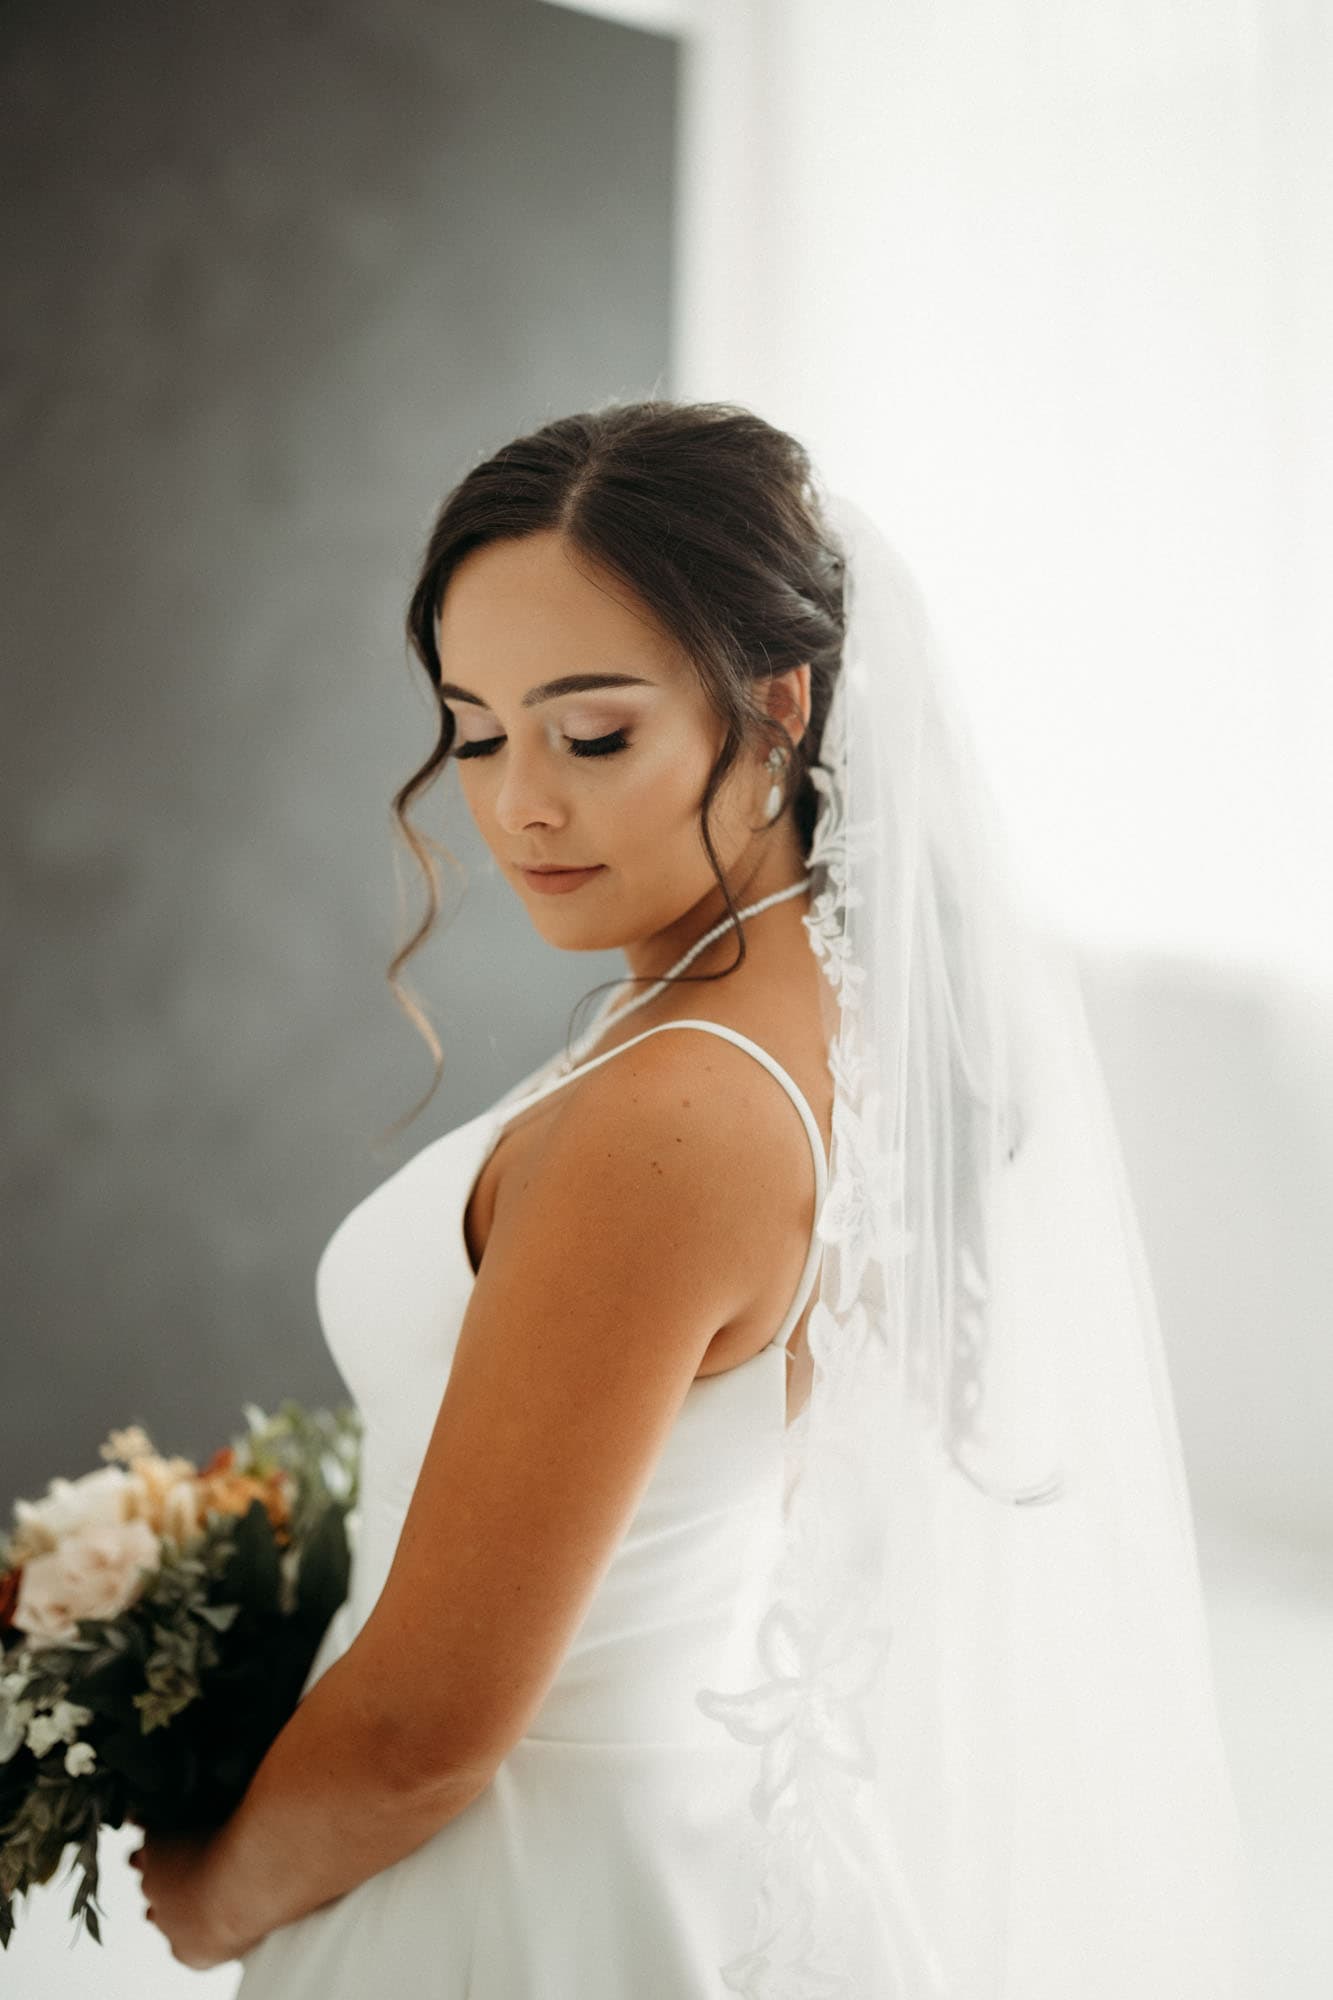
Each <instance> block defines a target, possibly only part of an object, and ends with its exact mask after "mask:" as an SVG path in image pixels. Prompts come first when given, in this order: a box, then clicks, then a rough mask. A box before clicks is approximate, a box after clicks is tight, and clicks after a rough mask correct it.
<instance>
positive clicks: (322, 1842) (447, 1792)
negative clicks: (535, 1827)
mask: <svg viewBox="0 0 1333 2000" xmlns="http://www.w3.org/2000/svg"><path fill="white" fill-rule="evenodd" d="M363 1685H364V1682H363V1672H362V1668H361V1663H360V1662H359V1661H353V1660H352V1658H351V1656H350V1655H348V1654H344V1655H343V1656H342V1657H341V1658H340V1659H337V1660H335V1661H334V1663H333V1665H332V1666H331V1667H329V1668H328V1669H327V1670H326V1671H325V1672H324V1673H323V1674H322V1675H321V1676H320V1678H319V1679H318V1680H317V1681H316V1682H315V1684H314V1686H313V1687H312V1688H311V1689H310V1691H309V1693H308V1694H307V1695H306V1696H305V1698H304V1699H303V1700H302V1701H301V1702H300V1703H299V1704H298V1706H297V1708H296V1711H295V1713H294V1714H293V1715H292V1716H291V1717H290V1718H289V1720H288V1721H287V1722H286V1724H285V1725H284V1727H283V1728H282V1730H281V1731H280V1732H279V1734H278V1735H277V1736H276V1737H275V1738H274V1740H273V1742H272V1744H271V1745H270V1746H269V1749H268V1751H267V1752H266V1754H265V1756H264V1759H263V1762H262V1763H261V1764H260V1766H259V1768H258V1770H257V1771H256V1772H255V1774H254V1776H253V1778H252V1779H251V1780H250V1784H249V1786H248V1787H247V1789H246V1792H245V1795H244V1797H243V1798H242V1800H241V1802H240V1804H239V1805H238V1806H237V1808H236V1810H235V1812H233V1813H232V1815H231V1817H230V1818H229V1819H228V1820H227V1821H226V1822H225V1823H224V1825H223V1826H221V1827H220V1828H219V1829H218V1831H217V1833H216V1834H215V1835H214V1836H213V1837H212V1840H211V1842H210V1844H209V1858H208V1887H209V1899H210V1902H212V1904H213V1906H214V1912H215V1915H216V1918H217V1922H218V1924H219V1926H220V1928H221V1931H222V1934H223V1935H224V1936H225V1938H226V1939H227V1940H228V1942H229V1944H230V1945H231V1946H232V1948H233V1956H236V1957H239V1956H240V1955H241V1954H242V1953H243V1952H246V1951H248V1950H250V1949H251V1947H252V1946H254V1945H255V1944H257V1943H258V1942H259V1940H260V1939H261V1938H263V1937H266V1936H267V1935H268V1933H269V1931H271V1930H275V1929H276V1928H277V1927H278V1926H279V1925H280V1924H289V1923H293V1922H294V1921H295V1920H296V1919H297V1918H298V1917H303V1916H305V1915H307V1913H308V1912H309V1911H311V1910H316V1909H318V1908H319V1907H320V1906H321V1904H324V1903H328V1902H332V1901H334V1900H335V1899H336V1898H337V1897H339V1896H341V1895H344V1894H346V1892H347V1890H349V1889H353V1888H355V1887H356V1885H357V1884H358V1883H359V1882H364V1881H365V1880H366V1879H367V1878H368V1877H369V1876H371V1875H376V1874H378V1873H379V1871H380V1870H381V1869H382V1868H387V1867H389V1866H390V1865H391V1864H392V1863H393V1862H395V1861H399V1860H401V1859H402V1858H403V1856H404V1855H407V1854H411V1853H413V1852H414V1850H415V1849H416V1848H418V1847H420V1846H421V1845H422V1844H423V1842H425V1841H427V1840H429V1839H430V1837H431V1835H432V1834H434V1833H437V1832H438V1831H439V1829H440V1828H441V1827H442V1826H445V1825H447V1824H448V1822H449V1821H450V1820H451V1819H453V1818H455V1817H456V1816H457V1814H459V1813H460V1812H462V1811H463V1809H464V1808H465V1807H466V1806H468V1805H469V1804H470V1803H471V1802H472V1800H473V1799H475V1798H476V1797H477V1796H478V1795H479V1793H481V1792H482V1791H484V1790H485V1788H486V1785H487V1784H488V1783H489V1773H483V1772H476V1771H467V1772H462V1771H460V1772H459V1773H458V1774H457V1775H456V1776H436V1775H432V1776H431V1777H430V1778H429V1780H427V1778H426V1777H425V1776H424V1775H422V1776H413V1777H409V1776H408V1775H407V1773H406V1766H407V1759H406V1757H405V1756H404V1754H403V1749H402V1744H401V1740H400V1732H399V1731H398V1729H397V1728H396V1727H395V1726H393V1725H392V1724H390V1723H389V1722H387V1721H386V1720H385V1718H384V1716H383V1715H382V1713H380V1712H378V1711H377V1709H376V1708H375V1706H374V1704H373V1703H372V1702H371V1701H370V1700H369V1699H368V1698H367V1697H366V1696H365V1695H364V1694H363V1692H362V1691H361V1690H362V1688H363Z"/></svg>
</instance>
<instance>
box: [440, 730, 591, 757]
mask: <svg viewBox="0 0 1333 2000" xmlns="http://www.w3.org/2000/svg"><path fill="white" fill-rule="evenodd" d="M565 741H566V743H568V745H569V749H570V755H571V756H574V757H612V756H614V755H615V753H616V751H617V750H628V749H629V737H628V736H627V735H626V734H625V731H624V730H623V729H613V730H612V731H611V733H610V735H609V736H567V737H566V738H565ZM503 742H504V737H503V736H483V737H479V738H478V739H477V741H476V742H475V743H459V744H456V745H455V747H454V755H455V757H493V756H494V755H495V752H496V751H497V750H498V749H499V747H500V745H501V744H502V743H503Z"/></svg>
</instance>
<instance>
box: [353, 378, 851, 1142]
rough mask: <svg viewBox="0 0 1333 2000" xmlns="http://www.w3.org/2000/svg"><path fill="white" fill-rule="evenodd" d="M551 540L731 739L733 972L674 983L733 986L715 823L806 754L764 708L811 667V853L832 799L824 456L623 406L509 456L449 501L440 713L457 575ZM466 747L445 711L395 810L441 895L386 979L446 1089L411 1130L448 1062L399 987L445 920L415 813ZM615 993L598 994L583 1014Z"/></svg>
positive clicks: (741, 430)
mask: <svg viewBox="0 0 1333 2000" xmlns="http://www.w3.org/2000/svg"><path fill="white" fill-rule="evenodd" d="M543 529H556V530H558V532H559V533H560V534H562V535H564V536H566V537H567V538H568V540H569V541H570V542H571V543H572V544H573V545H574V547H575V548H577V549H578V550H579V551H580V552H581V553H582V554H583V555H585V556H586V557H588V558H590V559H591V560H592V561H594V562H595V563H597V564H599V565H600V566H601V567H602V568H603V569H604V570H606V571H607V572H609V573H610V574H612V575H614V576H616V577H618V578H619V579H620V580H621V581H622V582H624V583H625V584H627V585H628V586H629V588H630V589H631V590H632V591H633V592H634V593H635V594H636V596H637V597H638V598H639V599H640V600H641V602H642V603H643V604H644V605H646V606H647V608H648V609H649V611H651V612H652V613H653V614H654V616H655V617H656V618H657V619H658V621H659V622H660V624H661V625H662V626H663V627H664V629H665V630H666V631H667V632H669V633H670V634H671V635H672V636H673V637H674V638H675V639H676V640H677V641H678V642H679V644H680V646H681V647H682V648H683V650H684V652H685V654H686V655H687V657H688V658H689V659H690V660H691V661H692V662H693V664H694V667H695V669H696V671H697V672H698V675H699V679H700V681H701V683H702V685H703V687H704V688H705V690H706V691H707V694H708V697H709V699H710V700H711V702H712V704H713V707H714V709H715V710H716V712H717V714H718V715H719V717H720V718H721V719H722V720H723V721H724V722H725V723H726V725H727V733H726V738H725V741H724V743H723V745H722V748H721V750H720V751H719V753H718V756H717V758H716V760H715V762H714V765H713V768H712V770H711V771H710V772H709V775H708V780H707V783H706V785H705V788H704V792H703V796H702V798H701V800H700V807H699V820H700V829H701V833H702V837H703V843H704V850H705V852H706V853H707V855H708V858H709V861H710V862H711V864H712V868H713V874H714V877H715V878H716V880H717V883H718V886H719V888H720V889H721V890H722V895H723V901H724V903H725V905H726V909H727V914H728V915H729V916H730V917H731V919H732V921H733V923H734V925H735V934H736V944H737V951H736V957H735V959H734V960H733V961H732V963H731V964H730V965H729V966H725V967H723V968H722V970H721V971H718V972H710V973H682V974H678V975H677V978H679V979H702V980H712V979H723V978H726V977H727V976H728V975H729V974H730V973H732V972H734V971H735V970H736V969H737V967H738V966H740V965H741V964H743V962H744V959H745V954H746V945H745V932H744V926H743V925H742V924H741V923H740V922H739V921H738V920H737V913H736V908H735V905H734V903H733V902H732V899H731V894H730V891H729V889H728V887H727V885H726V883H725V882H724V881H723V879H722V873H721V870H720V868H719V866H718V861H717V855H716V852H715V850H714V848H713V843H712V837H711V832H710V828H709V809H710V807H711V805H712V802H713V799H714V798H715V796H716V793H717V791H718V788H719V786H720V785H721V783H722V781H723V779H724V778H725V776H726V774H727V772H728V771H729V770H730V769H731V767H732V765H733V764H734V763H735V761H736V759H737V757H738V756H739V755H740V754H741V752H742V751H743V750H745V749H748V748H751V747H757V746H760V745H762V743H763V741H764V739H765V737H771V739H772V740H773V741H776V742H781V743H782V744H783V745H784V746H785V747H789V748H792V746H791V743H790V738H789V737H788V735H787V733H786V731H785V730H784V729H783V728H782V725H781V723H780V722H777V721H776V720H774V719H772V718H770V717H769V715H768V713H767V711H766V709H765V708H764V706H763V704H762V703H761V702H760V701H758V700H757V699H756V696H755V689H754V683H756V682H758V681H761V680H763V679H765V678H768V677H770V676H772V675H775V674H781V673H785V672H786V671H787V670H788V669H789V668H791V667H796V666H800V665H801V664H802V662H804V661H807V660H808V661H809V663H810V718H809V723H808V725H807V728H806V731H805V734H804V736H803V737H802V739H801V741H800V743H799V744H797V745H795V746H794V748H792V755H791V757H790V758H789V760H788V763H787V767H786V769H787V781H786V798H785V800H784V806H783V809H784V811H785V810H786V809H787V808H788V807H790V808H791V810H792V811H793V813H794V816H795V821H796V828H797V833H798V836H799V838H800V842H801V847H802V850H803V852H805V853H808V852H809V848H810V840H811V835H812V833H813V830H814V822H815V808H816V804H817V797H816V793H815V790H814V787H813V786H812V785H811V783H810V780H809V777H808V776H807V772H808V769H809V766H810V765H811V764H812V763H814V762H816V761H817V760H818V757H819V748H820V742H821V740H822V737H823V730H824V719H825V717H826V715H827V714H828V707H829V701H830V698H831V695H832V692H833V687H834V683H835V678H836V675H837V672H838V669H839V667H840V665H841V660H842V643H843V630H844V615H843V558H842V552H841V550H840V549H839V547H838V545H837V542H836V540H835V539H834V537H833V536H832V535H831V533H830V531H829V529H828V526H827V524H826V523H825V521H824V519H823V517H822V514H821V509H820V493H819V488H818V484H817V478H816V474H815V472H814V468H813V466H812V463H811V460H810V457H809V454H808V453H807V451H806V450H805V447H804V446H803V445H801V444H800V443H799V442H798V441H797V440H796V439H795V438H794V437H791V436H789V435H788V433H787V432H786V431H781V430H777V429H775V428H774V426H773V425H771V424H768V423H765V422H764V420H763V419H762V418H761V417H757V416H755V415H754V414H753V412H752V411H750V410H747V409H744V408H742V407H741V406H740V405H738V404H732V403H675V402H670V401H666V400H652V401H647V402H635V403H612V404H608V405H606V406H604V407H602V408H601V409H597V410H589V411H584V412H582V413H580V414H579V415H577V416H569V417H561V418H559V419H557V420H556V421H555V422H554V423H549V424H544V425H543V426H542V428H541V429H540V430H536V431H533V432H531V433H530V434H529V435H528V436H526V437H520V438H515V439H514V440H513V442H512V443H511V444H507V445H504V446H503V447H502V448H501V449H500V450H499V451H497V452H494V453H493V454H492V455H491V456H490V457H489V458H486V459H485V460H483V461H482V463H480V464H479V465H476V466H474V467H473V469H472V470H471V471H470V472H469V473H468V474H467V475H466V476H465V477H464V478H463V479H462V480H460V482H459V483H458V485H457V486H455V487H454V488H453V490H452V491H451V492H450V493H449V494H448V495H447V496H446V497H445V499H444V501H443V503H442V505H441V507H440V510H439V512H438V514H437V516H436V518H435V522H434V525H433V526H432V528H431V531H430V536H429V539H428V541H427V544H426V550H425V554H424V555H423V557H422V561H421V566H420V570H419V573H418V577H417V582H416V585H415V588H414V589H413V592H412V600H411V604H410V605H409V607H408V613H407V636H408V639H409V642H410V644H411V646H412V650H413V651H414V652H415V654H416V656H417V658H418V659H419V660H420V662H421V664H422V665H423V666H424V667H425V669H426V672H427V674H428V675H429V677H430V680H431V683H432V685H433V686H434V688H435V689H436V691H437V699H438V689H439V683H440V679H441V671H440V659H439V652H438V649H437V645H436V621H437V619H438V617H439V613H440V606H441V604H442V602H443V599H444V593H445V590H446V588H447V586H448V583H449V579H450V577H451V576H452V575H453V572H454V570H455V569H456V568H457V566H458V564H459V563H460V562H461V561H462V560H463V558H464V556H466V555H468V554H469V553H470V552H471V551H472V550H473V549H478V548H482V547H484V546H485V545H486V544H487V543H488V542H495V541H500V540H503V539H506V538H509V539H513V538H521V537H522V536H524V535H531V534H535V533H537V532H538V531H540V530H543ZM453 738H454V722H453V717H452V715H451V714H450V711H449V710H448V708H446V707H445V705H444V703H443V701H442V700H441V701H439V735H438V738H437V740H436V743H435V747H434V748H433V750H432V751H431V753H430V756H429V757H428V758H427V759H426V761H425V763H424V764H422V765H421V767H420V769H419V770H417V771H414V772H413V774H412V776H411V777H410V778H409V779H408V780H407V782H406V783H405V784H404V785H403V786H402V787H401V789H400V790H399V791H398V792H397V793H396V794H395V796H394V800H393V810H394V818H395V824H396V827H397V829H398V831H399V832H400V833H401V834H402V836H403V838H404V840H405V841H406V843H407V845H408V847H409V848H410V849H411V852H412V854H413V856H414V857H415V859H416V860H417V862H418V863H419V865H420V867H421V869H422V872H423V874H424V876H425V878H426V886H427V896H428V906H427V909H426V913H425V915H424V917H423V918H422V920H421V922H420V924H419V925H418V926H417V928H416V930H415V931H414V932H413V933H412V935H411V936H410V937H409V938H408V939H407V941H406V943H405V944H403V945H402V946H401V948H400V949H399V950H398V951H397V952H396V953H395V955H394V957H393V959H392V960H391V962H390V964H389V967H388V975H387V976H388V980H389V984H390V987H391V988H392V989H393V992H394V995H395V997H396V998H397V999H398V1001H399V1003H400V1005H402V1006H403V1008H404V1009H405V1011H406V1012H407V1013H408V1014H409V1015H410V1017H411V1018H412V1020H413V1021H414V1022H415V1023H416V1025H417V1026H418V1028H419V1029H420V1030H421V1032H422V1034H423V1035H424V1036H425V1039H426V1041H427V1042H428V1043H429V1045H430V1047H431V1049H432V1051H433V1053H434V1056H435V1078H434V1081H433V1083H432V1085H431V1089H430V1091H429V1092H428V1093H427V1095H426V1097H425V1098H424V1099H423V1100H422V1104H421V1105H418V1106H417V1107H416V1110H414V1111H413V1112H412V1113H411V1114H409V1116H410V1117H415V1116H416V1113H417V1111H419V1110H421V1109H422V1108H423V1107H424V1105H425V1104H426V1103H428V1102H429V1101H430V1097H431V1096H432V1095H433V1094H434V1090H435V1088H436V1086H437V1085H438V1083H439V1080H440V1075H441V1072H442V1069H443V1058H442V1055H441V1051H440V1045H439V1042H438V1039H437V1037H436V1035H435V1033H434V1030H433V1029H432V1027H431V1025H430V1023H429V1021H428V1020H427V1019H426V1017H425V1015H424V1014H423V1013H422V1011H421V1010H420V1009H419V1008H418V1007H417V1005H416V1003H415V1002H414V1001H413V1000H412V999H411V998H410V997H409V996H408V995H407V993H406V992H405V990H404V988H403V986H402V984H401V982H400V981H399V979H398V976H397V975H398V972H399V969H400V967H401V966H402V965H403V963H404V962H405V960H406V959H407V958H408V957H409V956H410V955H411V954H412V953H413V952H414V951H416V950H417V948H418V947H419V946H420V945H421V944H422V942H423V941H424V940H425V938H426V937H427V936H428V935H429V933H430V931H431V929H432V928H433V926H434V923H435V920H436V917H437V916H438V915H439V910H440V895H439V883H438V879H437V877H436V874H435V869H434V865H433V860H432V851H433V850H434V849H435V847H436V843H435V842H434V841H432V840H431V839H430V838H429V837H428V836H427V835H425V834H423V833H422V832H421V831H420V829H419V828H417V827H415V826H414V825H413V824H412V823H411V821H410V820H409V819H408V816H407V808H408V806H409V805H410V804H411V802H412V801H413V800H414V799H415V798H416V797H417V796H418V795H419V794H420V793H421V792H423V791H424V790H425V789H426V788H427V787H428V786H429V785H430V784H431V782H432V781H433V779H434V778H435V776H436V773H437V772H438V771H439V770H440V769H441V767H442V766H443V764H444V763H445V761H446V759H447V758H448V756H449V753H450V751H451V749H452V747H453ZM450 859H451V861H452V860H453V857H452V856H451V857H450ZM625 978H628V975H625ZM605 983H606V984H611V983H613V982H610V981H608V982H605ZM621 983H624V982H623V981H622V982H621ZM600 991H601V988H600V987H594V988H593V989H592V991H591V992H590V993H588V994H585V995H584V998H583V1000H582V1001H580V1002H579V1005H580V1006H582V1005H583V1004H584V1002H586V1001H587V1000H589V999H591V998H592V997H593V994H595V993H597V992H600ZM575 1012H576V1013H577V1008H576V1009H575ZM403 1122H404V1121H402V1120H400V1121H399V1123H400V1124H402V1123H403ZM391 1129H394V1128H391Z"/></svg>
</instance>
